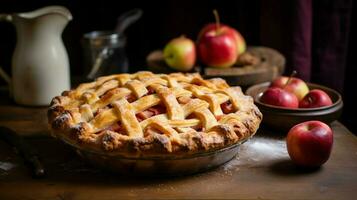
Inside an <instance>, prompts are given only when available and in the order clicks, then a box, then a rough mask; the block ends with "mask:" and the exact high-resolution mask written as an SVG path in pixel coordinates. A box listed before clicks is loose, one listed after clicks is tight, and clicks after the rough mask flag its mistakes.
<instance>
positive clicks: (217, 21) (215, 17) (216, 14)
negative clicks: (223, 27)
mask: <svg viewBox="0 0 357 200" xmlns="http://www.w3.org/2000/svg"><path fill="white" fill-rule="evenodd" d="M213 15H214V19H215V20H216V31H217V32H218V30H219V27H220V20H219V14H218V11H217V10H216V9H214V10H213Z"/></svg>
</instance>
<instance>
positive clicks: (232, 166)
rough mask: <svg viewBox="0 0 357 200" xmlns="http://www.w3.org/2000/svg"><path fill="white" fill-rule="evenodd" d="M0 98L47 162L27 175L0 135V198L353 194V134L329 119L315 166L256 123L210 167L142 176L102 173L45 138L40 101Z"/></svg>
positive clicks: (356, 148) (12, 122)
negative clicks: (40, 173)
mask: <svg viewBox="0 0 357 200" xmlns="http://www.w3.org/2000/svg"><path fill="white" fill-rule="evenodd" d="M1 101H2V102H1ZM0 103H1V104H3V105H0V126H7V127H9V128H11V129H13V130H15V131H17V132H18V133H21V134H23V135H25V136H27V137H26V141H28V142H29V143H30V144H31V145H33V146H34V147H35V148H36V149H37V150H38V151H39V153H40V156H41V157H42V160H43V163H44V165H45V167H46V169H47V176H46V177H45V178H43V179H33V178H31V176H30V175H29V171H28V169H27V168H26V167H25V165H24V164H23V161H22V159H21V158H19V157H18V156H17V155H16V154H15V153H14V151H13V149H12V148H10V147H9V146H8V145H7V144H5V143H4V142H2V141H0V199H88V200H90V199H237V198H239V199H354V198H356V197H355V195H357V139H356V137H355V136H354V135H353V134H352V133H351V132H350V131H349V130H347V129H346V128H345V127H344V126H343V125H342V124H341V123H339V122H334V123H332V124H331V127H332V129H333V131H334V147H333V150H332V154H331V157H330V159H329V161H328V162H327V163H326V164H325V165H323V166H322V167H321V168H319V169H317V170H303V169H299V168H297V167H296V166H294V165H293V164H292V163H291V162H290V160H289V157H288V154H287V152H286V146H285V141H284V136H283V135H279V134H278V133H275V132H273V131H269V130H265V129H260V130H259V131H258V133H257V135H256V136H255V137H253V139H251V140H250V141H248V142H246V143H245V144H243V145H242V146H241V148H240V152H239V154H238V156H237V157H236V158H234V159H233V160H232V161H230V162H229V163H227V164H226V165H224V166H221V167H219V168H217V169H215V170H212V171H209V172H206V173H200V174H196V175H191V176H186V177H177V178H156V179H148V178H146V179H143V178H133V177H132V178H130V177H123V176H120V175H115V174H109V173H106V172H103V171H101V170H99V169H96V168H94V167H91V166H89V165H87V164H86V163H84V162H82V161H81V160H80V159H79V157H78V156H77V155H76V154H75V153H74V152H73V151H72V150H71V149H69V148H68V147H67V146H65V145H63V144H62V142H60V141H57V140H54V139H52V138H50V137H49V135H48V133H49V132H48V129H47V124H46V116H45V113H46V108H32V107H21V106H16V105H14V104H12V103H11V102H10V101H7V100H5V101H4V100H0ZM0 134H1V133H0Z"/></svg>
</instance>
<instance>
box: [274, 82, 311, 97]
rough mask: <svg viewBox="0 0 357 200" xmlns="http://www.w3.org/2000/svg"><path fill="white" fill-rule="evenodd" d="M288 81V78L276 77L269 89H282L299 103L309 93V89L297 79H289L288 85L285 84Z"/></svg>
mask: <svg viewBox="0 0 357 200" xmlns="http://www.w3.org/2000/svg"><path fill="white" fill-rule="evenodd" d="M288 80H289V77H287V76H281V77H278V78H277V79H275V80H274V81H273V82H272V83H271V85H270V87H278V88H283V89H284V90H286V91H289V92H291V93H294V94H295V95H296V97H297V98H298V100H299V101H301V100H302V99H303V98H304V96H305V95H306V94H307V93H308V92H309V87H308V86H307V85H306V83H305V82H304V81H303V80H301V79H299V78H295V77H291V78H290V81H289V83H288V84H287V81H288Z"/></svg>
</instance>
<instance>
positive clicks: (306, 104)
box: [299, 89, 332, 108]
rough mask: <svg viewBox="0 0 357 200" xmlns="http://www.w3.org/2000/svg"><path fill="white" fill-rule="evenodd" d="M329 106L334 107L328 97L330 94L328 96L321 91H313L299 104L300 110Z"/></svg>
mask: <svg viewBox="0 0 357 200" xmlns="http://www.w3.org/2000/svg"><path fill="white" fill-rule="evenodd" d="M329 105H332V101H331V98H330V97H329V96H328V94H326V92H324V91H322V90H319V89H315V90H311V91H310V92H309V93H307V95H306V96H305V97H304V98H303V99H302V100H301V101H300V102H299V107H300V108H317V107H322V106H329Z"/></svg>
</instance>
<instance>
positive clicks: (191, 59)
mask: <svg viewBox="0 0 357 200" xmlns="http://www.w3.org/2000/svg"><path fill="white" fill-rule="evenodd" d="M164 59H165V62H166V64H167V65H168V66H169V67H171V68H172V69H175V70H178V71H190V70H191V69H192V68H193V66H194V65H195V62H196V47H195V43H194V42H193V41H192V40H191V39H189V38H186V37H184V36H181V37H178V38H174V39H172V40H171V41H170V42H169V43H168V44H166V46H165V48H164Z"/></svg>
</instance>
